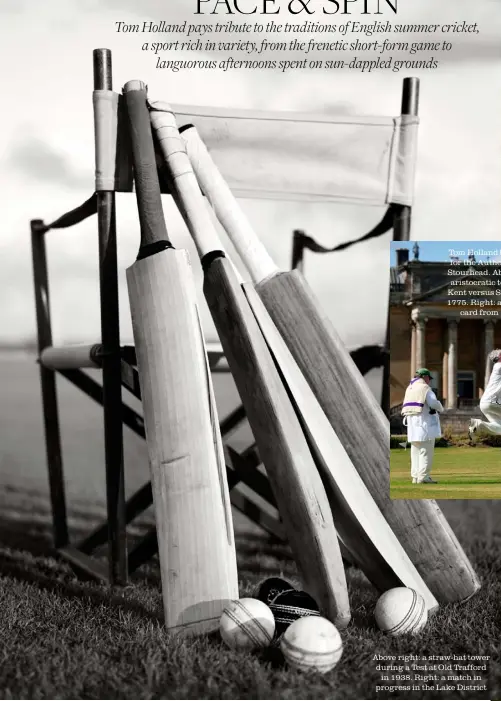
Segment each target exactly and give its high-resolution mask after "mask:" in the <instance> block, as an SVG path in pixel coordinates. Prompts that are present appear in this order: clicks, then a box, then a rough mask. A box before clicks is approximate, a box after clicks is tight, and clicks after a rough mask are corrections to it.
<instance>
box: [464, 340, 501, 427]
mask: <svg viewBox="0 0 501 701" xmlns="http://www.w3.org/2000/svg"><path fill="white" fill-rule="evenodd" d="M489 359H490V360H491V362H493V363H494V367H493V368H492V372H491V376H490V378H489V382H488V383H487V387H486V388H485V392H484V393H483V395H482V398H481V400H480V411H481V412H482V414H483V415H484V416H485V417H486V419H487V421H482V419H472V420H471V423H470V428H469V429H468V430H469V433H470V438H471V439H472V440H473V434H474V433H475V432H476V431H477V429H479V428H483V429H485V430H486V431H489V432H490V433H496V434H498V435H501V349H499V348H498V349H497V350H493V351H492V352H491V353H489Z"/></svg>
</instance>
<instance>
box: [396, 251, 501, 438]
mask: <svg viewBox="0 0 501 701" xmlns="http://www.w3.org/2000/svg"><path fill="white" fill-rule="evenodd" d="M496 268H499V270H497V269H496ZM390 273H391V277H390V406H391V415H392V417H393V419H394V423H395V422H396V424H397V425H396V426H394V427H393V429H394V431H395V430H396V431H397V432H398V420H397V417H398V416H399V414H400V409H401V403H402V400H403V397H404V393H405V389H406V387H407V385H408V383H409V380H410V379H411V378H412V377H413V376H414V373H415V371H416V369H417V368H419V367H427V368H428V369H429V370H430V372H431V373H432V382H431V386H432V388H433V389H434V391H435V392H436V394H437V396H438V398H439V399H440V400H441V402H442V403H443V404H444V406H445V407H446V409H447V411H446V414H445V415H444V416H443V417H442V425H443V427H444V428H447V427H450V428H451V429H453V430H466V428H467V426H468V424H469V418H470V417H471V416H473V415H480V412H479V409H478V408H477V407H478V404H479V400H480V397H481V396H482V393H483V391H484V388H485V386H486V382H487V380H488V378H489V374H490V365H489V362H488V360H487V355H488V353H489V352H490V351H491V350H493V349H494V348H501V317H500V310H501V306H499V307H498V306H497V299H496V297H497V295H501V290H500V287H499V284H498V282H499V280H498V279H497V278H498V276H497V274H496V273H500V274H499V279H501V263H499V266H495V265H492V264H489V263H486V264H482V263H477V262H476V260H475V256H474V254H471V255H470V260H469V261H468V262H467V263H466V264H465V262H464V260H460V261H459V260H454V259H453V260H451V261H450V263H448V262H424V261H420V260H419V248H418V247H417V245H415V247H414V259H413V260H409V251H408V249H404V248H401V249H398V250H397V266H396V267H393V268H391V271H390ZM496 289H497V290H498V291H497V292H496ZM498 299H499V301H500V302H501V296H499V297H498Z"/></svg>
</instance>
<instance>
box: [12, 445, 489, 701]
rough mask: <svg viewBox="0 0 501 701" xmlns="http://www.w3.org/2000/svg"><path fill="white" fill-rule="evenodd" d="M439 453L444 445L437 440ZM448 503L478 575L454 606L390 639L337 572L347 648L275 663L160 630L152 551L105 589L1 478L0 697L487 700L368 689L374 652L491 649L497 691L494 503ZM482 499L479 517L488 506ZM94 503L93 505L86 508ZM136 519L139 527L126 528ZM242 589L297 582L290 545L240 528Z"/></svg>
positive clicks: (39, 504) (371, 593)
mask: <svg viewBox="0 0 501 701" xmlns="http://www.w3.org/2000/svg"><path fill="white" fill-rule="evenodd" d="M444 452H446V451H444ZM459 504H461V506H460V508H457V509H456V508H455V503H454V502H450V506H451V507H452V510H451V512H450V516H449V518H451V523H452V525H453V526H454V527H455V529H456V531H457V533H458V535H459V537H460V538H461V541H462V543H463V545H464V546H465V548H466V550H467V552H468V554H469V555H471V557H472V560H473V562H474V564H475V566H476V567H477V570H478V573H479V575H480V576H481V578H482V580H483V588H482V590H481V592H480V593H479V594H478V595H477V596H475V597H474V598H473V599H472V600H470V601H469V602H467V603H465V604H463V605H449V606H444V607H442V608H441V609H440V611H439V612H438V613H437V614H436V615H435V617H434V618H433V619H432V621H431V622H430V623H429V625H428V626H427V627H426V629H425V631H424V632H423V633H422V634H421V635H420V636H418V637H416V638H411V637H402V638H400V639H393V640H392V639H390V638H387V637H385V636H384V635H383V634H382V633H381V632H379V631H378V630H377V629H376V627H375V624H374V621H373V616H372V612H373V609H374V605H375V602H376V600H377V592H376V591H375V590H374V589H373V587H372V586H371V585H370V584H369V583H368V582H367V580H365V578H364V577H363V575H362V574H361V573H360V572H359V571H357V570H355V569H349V570H348V573H347V574H348V579H349V586H350V598H351V604H352V614H353V620H352V623H351V624H350V626H349V627H348V629H347V630H346V631H343V633H342V637H343V642H344V654H343V657H342V660H341V662H340V663H339V665H338V666H337V668H336V669H335V670H333V671H332V672H330V673H329V674H327V675H326V676H323V677H322V676H318V675H313V676H308V675H304V674H301V673H300V672H295V671H293V670H291V669H289V668H287V667H285V666H284V665H283V662H282V660H281V657H280V654H279V653H277V652H273V651H271V650H267V651H263V652H262V653H257V654H249V653H242V652H235V651H231V650H229V649H227V648H226V647H225V646H224V645H223V643H222V642H221V641H220V640H219V637H218V636H217V635H214V636H213V637H211V638H205V639H201V640H198V641H191V642H188V641H184V642H183V641H179V640H174V639H172V638H170V637H169V636H168V635H167V633H166V631H165V629H164V628H163V625H162V603H161V595H160V582H159V572H158V566H157V563H156V561H155V560H154V561H153V562H152V563H151V564H149V565H148V566H144V567H143V568H141V570H139V571H138V572H137V573H135V574H134V575H133V577H132V581H131V583H130V584H129V585H128V586H127V587H124V588H117V589H116V590H115V591H113V592H110V591H109V590H108V589H107V588H106V587H104V586H101V585H98V584H95V583H92V582H84V581H82V580H81V579H78V578H77V577H76V576H75V574H74V573H73V572H72V570H71V569H70V567H69V566H67V565H65V564H63V563H61V562H60V561H58V560H57V559H56V558H54V557H53V555H52V554H51V552H50V521H49V512H48V504H47V501H46V498H45V496H43V495H40V494H38V493H37V492H35V491H30V492H28V491H26V492H22V491H20V490H19V489H16V490H14V489H8V488H6V487H2V488H0V514H2V516H1V517H0V619H1V621H2V624H1V625H0V660H1V663H0V697H1V698H4V699H373V698H380V699H388V698H398V699H407V698H416V699H423V698H427V697H428V698H444V699H447V698H457V699H459V698H467V699H476V698H479V699H485V698H488V696H486V694H485V692H440V696H437V695H433V694H430V695H429V696H427V692H423V691H419V692H407V693H406V692H398V693H396V694H395V693H392V692H389V693H388V692H386V693H384V692H383V693H379V694H376V684H377V683H378V680H379V674H380V673H379V672H378V671H377V670H376V662H374V661H373V657H374V655H375V654H381V655H388V654H393V655H398V654H404V653H405V654H413V655H436V654H440V655H443V654H449V653H455V654H458V655H459V654H471V655H482V654H485V655H492V656H493V658H492V662H491V664H490V682H489V683H490V690H491V694H492V695H491V696H490V698H495V694H497V695H498V697H499V696H500V695H501V665H500V659H499V641H500V639H501V577H500V574H501V521H500V519H499V518H497V516H495V514H496V513H497V514H499V509H498V504H499V502H486V503H484V502H482V503H480V502H460V503H459ZM72 509H73V510H72V512H71V524H72V530H73V534H74V535H75V536H81V535H83V534H84V533H85V532H87V531H88V529H89V528H90V527H91V526H92V525H94V522H95V518H96V515H97V511H98V509H97V507H96V505H95V504H85V503H83V502H82V503H80V504H75V503H73V506H72ZM488 510H492V514H491V517H490V518H489V528H486V523H487V521H486V520H485V519H486V512H487V511H488ZM93 514H94V516H93ZM142 527H144V524H143V525H141V524H139V525H138V530H137V533H139V531H140V530H141V528H142ZM237 546H238V556H239V574H240V584H241V595H246V594H247V595H248V594H249V593H251V591H252V589H253V587H254V585H255V584H256V583H257V582H258V581H260V580H261V579H263V578H265V577H269V576H273V575H279V574H282V576H285V577H286V578H287V577H288V578H290V579H292V581H294V582H295V583H296V584H298V583H299V580H298V579H297V573H296V570H295V566H294V563H293V562H292V560H291V559H290V556H289V551H288V549H287V548H286V547H285V546H284V545H283V544H282V543H279V542H276V541H271V540H270V539H269V538H268V537H267V536H264V535H261V534H260V533H258V532H256V531H255V530H254V531H252V529H246V528H244V527H242V526H240V528H239V530H238V532H237Z"/></svg>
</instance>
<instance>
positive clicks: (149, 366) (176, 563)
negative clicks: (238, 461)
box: [123, 81, 238, 635]
mask: <svg viewBox="0 0 501 701" xmlns="http://www.w3.org/2000/svg"><path fill="white" fill-rule="evenodd" d="M123 92H124V95H125V100H126V105H127V112H128V116H129V123H130V133H131V141H132V155H133V164H134V176H135V183H136V196H137V204H138V210H139V220H140V226H141V244H140V249H139V254H138V256H137V260H136V262H135V263H134V264H133V265H132V266H131V267H130V268H128V270H127V285H128V290H129V300H130V309H131V316H132V326H133V332H134V341H135V346H136V355H137V364H138V371H139V379H140V385H141V393H142V402H143V413H144V424H145V431H146V443H147V447H148V457H149V462H150V469H151V480H152V488H153V501H154V507H155V518H156V525H157V538H158V550H159V557H160V569H161V578H162V592H163V602H164V611H165V624H166V627H167V629H168V630H169V631H171V632H175V633H185V634H189V635H193V634H194V635H197V634H201V633H207V632H210V631H214V630H217V629H218V627H219V619H220V617H221V614H222V612H223V609H224V608H225V606H226V605H227V603H228V602H229V601H230V600H232V599H236V598H238V579H237V567H236V556H235V542H234V534H233V525H232V517H231V505H230V500H229V491H228V486H227V482H226V472H225V470H224V465H221V460H220V455H219V453H220V448H219V442H220V437H218V436H217V433H216V426H217V425H218V424H217V415H216V416H215V411H216V409H215V402H214V400H213V392H212V386H211V376H210V370H209V365H208V358H207V354H206V350H205V346H204V340H203V335H202V329H201V325H200V320H199V315H198V309H197V301H196V291H195V286H194V282H193V276H192V270H191V266H190V262H189V259H188V255H187V252H186V251H184V250H175V249H174V248H173V246H172V244H171V243H170V242H169V240H168V236H167V229H166V226H165V220H164V216H163V210H162V202H161V196H160V186H159V181H158V173H157V167H156V161H155V150H154V145H153V136H152V132H151V124H150V118H149V113H148V107H147V104H146V89H145V86H144V84H143V83H141V82H140V81H130V82H128V83H127V84H126V85H125V87H124V90H123Z"/></svg>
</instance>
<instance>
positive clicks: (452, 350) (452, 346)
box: [447, 319, 458, 409]
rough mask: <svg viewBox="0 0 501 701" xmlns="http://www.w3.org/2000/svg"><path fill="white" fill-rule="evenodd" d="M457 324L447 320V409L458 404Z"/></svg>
mask: <svg viewBox="0 0 501 701" xmlns="http://www.w3.org/2000/svg"><path fill="white" fill-rule="evenodd" d="M457 346H458V322H457V321H456V320H455V319H448V320H447V349H448V356H449V362H448V368H447V376H448V377H447V379H448V382H447V408H448V409H457V404H458V399H457V397H458V355H457Z"/></svg>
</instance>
